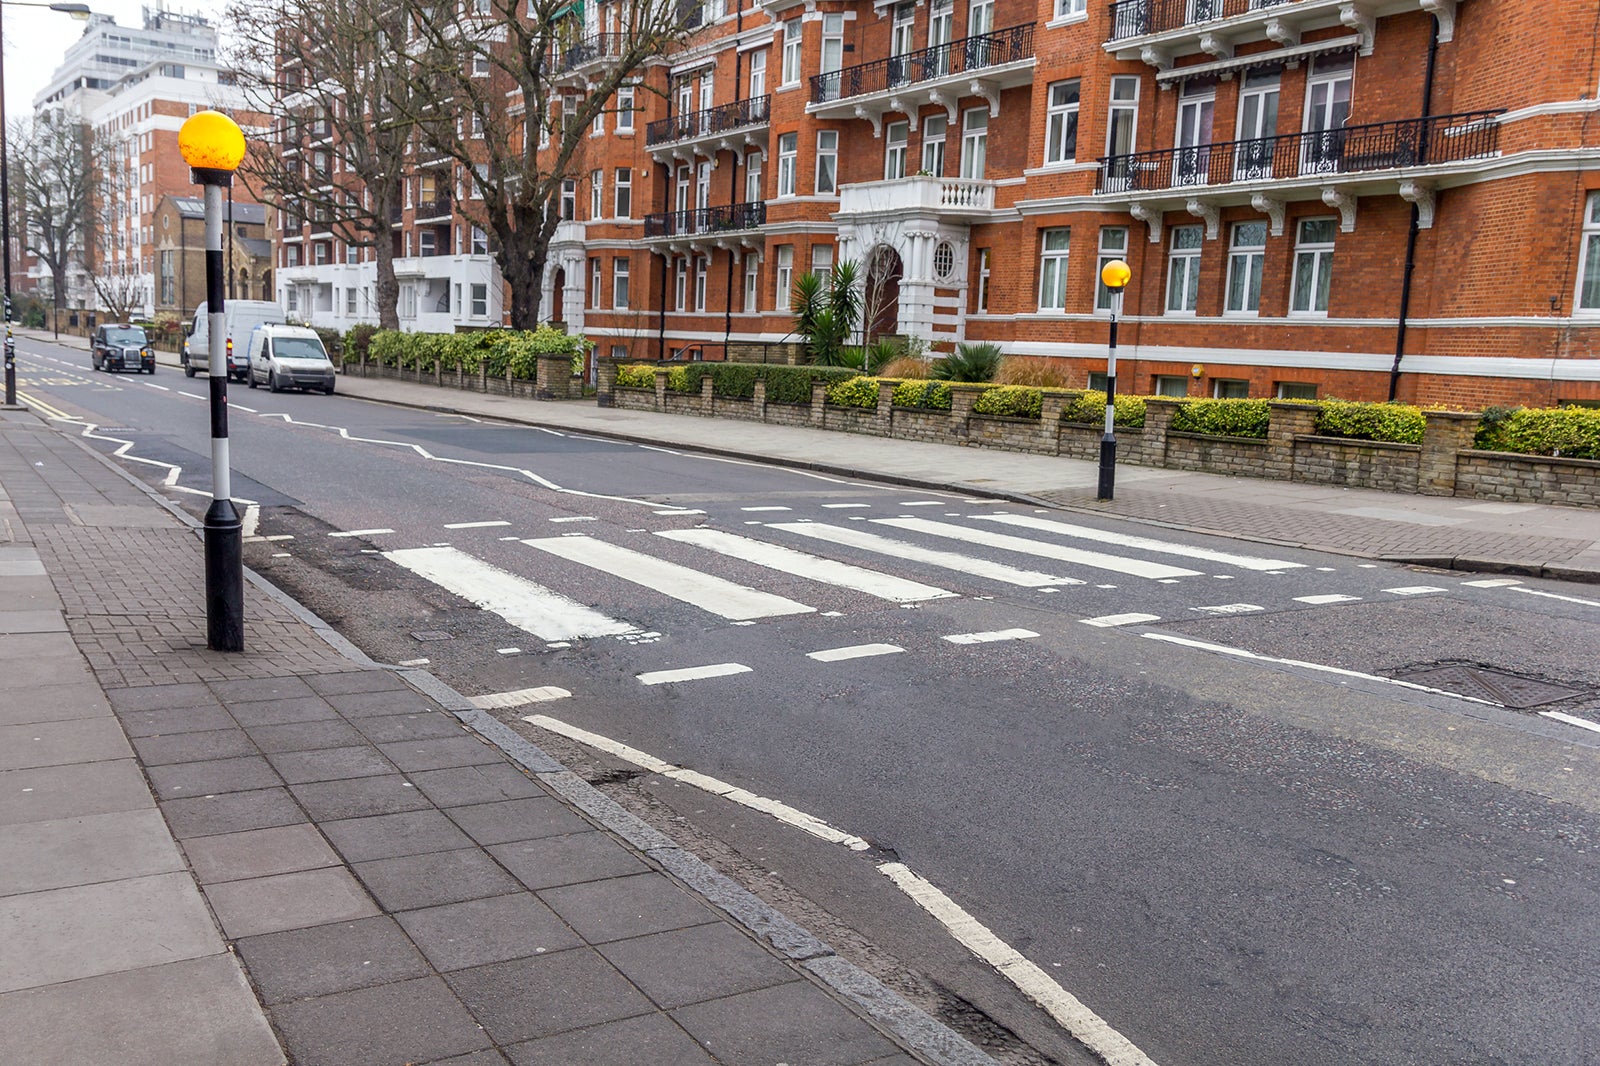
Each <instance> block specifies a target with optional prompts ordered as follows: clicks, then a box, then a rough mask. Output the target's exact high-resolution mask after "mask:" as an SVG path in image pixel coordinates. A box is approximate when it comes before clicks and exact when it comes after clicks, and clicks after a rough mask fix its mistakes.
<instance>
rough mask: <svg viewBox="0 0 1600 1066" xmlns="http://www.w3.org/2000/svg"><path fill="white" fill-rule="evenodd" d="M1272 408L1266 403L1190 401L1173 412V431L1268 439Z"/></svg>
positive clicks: (1256, 401) (1262, 401) (1259, 401)
mask: <svg viewBox="0 0 1600 1066" xmlns="http://www.w3.org/2000/svg"><path fill="white" fill-rule="evenodd" d="M1271 418H1272V408H1271V406H1270V405H1269V403H1268V401H1266V400H1189V401H1188V402H1186V403H1182V404H1179V405H1178V409H1177V410H1176V411H1174V412H1172V428H1173V429H1175V430H1179V431H1180V432H1184V433H1208V434H1211V435H1213V436H1220V437H1256V438H1258V439H1264V438H1265V437H1266V435H1267V423H1268V422H1269V421H1270V420H1271Z"/></svg>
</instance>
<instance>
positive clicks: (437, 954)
mask: <svg viewBox="0 0 1600 1066" xmlns="http://www.w3.org/2000/svg"><path fill="white" fill-rule="evenodd" d="M395 917H396V918H397V919H398V920H399V922H400V924H401V925H402V926H404V927H405V930H406V932H408V933H410V934H411V939H412V940H414V941H416V944H417V947H419V948H421V949H422V953H423V954H424V955H426V956H428V961H429V962H431V963H433V965H434V966H436V967H438V968H439V969H440V970H461V969H466V968H467V967H469V966H483V965H486V964H488V963H491V962H506V961H509V960H511V959H521V958H526V957H528V956H530V955H543V954H548V953H550V952H552V951H564V950H566V949H567V948H575V947H578V946H580V945H581V944H582V943H583V941H582V940H581V939H580V938H579V937H578V935H577V934H576V933H574V932H573V931H572V930H571V929H570V928H568V926H567V923H565V922H563V921H562V920H561V919H560V918H559V917H557V916H556V913H555V912H554V911H552V910H551V909H550V908H549V907H546V906H545V905H544V904H543V903H541V902H539V900H538V899H536V898H535V897H534V896H533V895H532V894H531V893H528V892H518V893H516V894H515V895H510V896H491V897H489V898H487V899H469V900H466V901H464V902H461V903H447V904H445V905H444V906H442V907H427V908H425V909H423V910H415V911H406V912H404V913H402V914H397V915H395Z"/></svg>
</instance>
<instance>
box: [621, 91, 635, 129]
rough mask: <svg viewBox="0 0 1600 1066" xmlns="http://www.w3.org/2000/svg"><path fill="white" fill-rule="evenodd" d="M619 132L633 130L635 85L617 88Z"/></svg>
mask: <svg viewBox="0 0 1600 1066" xmlns="http://www.w3.org/2000/svg"><path fill="white" fill-rule="evenodd" d="M617 132H618V133H632V132H633V86H631V85H624V86H623V87H622V88H620V89H618V90H617Z"/></svg>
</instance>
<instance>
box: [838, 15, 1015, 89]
mask: <svg viewBox="0 0 1600 1066" xmlns="http://www.w3.org/2000/svg"><path fill="white" fill-rule="evenodd" d="M1033 27H1034V24H1033V23H1031V22H1030V23H1028V24H1027V25H1025V26H1012V27H1011V28H1010V29H1007V30H996V31H994V32H993V33H980V34H978V35H976V36H974V37H963V38H962V39H961V40H959V41H951V42H950V43H949V44H941V45H938V46H937V47H934V48H924V49H922V50H921V51H917V52H907V53H906V54H905V55H899V56H890V57H889V58H888V59H879V60H875V61H874V62H871V63H863V64H861V65H860V66H858V67H846V68H844V69H843V70H835V71H830V72H829V73H827V74H816V75H813V76H812V78H811V102H812V103H813V104H826V103H832V102H833V101H835V100H845V99H848V98H850V97H852V96H863V95H866V94H867V93H879V92H887V91H888V90H890V89H899V88H903V87H905V86H907V85H916V84H918V83H921V82H928V81H935V80H937V79H939V78H944V77H948V76H950V75H952V74H965V73H970V72H972V71H975V70H982V69H983V68H985V67H998V66H1002V65H1004V64H1006V63H1016V62H1019V61H1021V60H1024V59H1030V58H1032V57H1033Z"/></svg>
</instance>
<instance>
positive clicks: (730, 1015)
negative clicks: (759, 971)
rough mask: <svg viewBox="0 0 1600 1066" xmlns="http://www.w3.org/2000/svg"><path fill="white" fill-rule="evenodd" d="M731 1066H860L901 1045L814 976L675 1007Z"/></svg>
mask: <svg viewBox="0 0 1600 1066" xmlns="http://www.w3.org/2000/svg"><path fill="white" fill-rule="evenodd" d="M672 1016H673V1017H674V1018H676V1019H677V1021H678V1024H680V1025H682V1026H683V1027H684V1028H685V1029H687V1030H688V1031H689V1033H690V1035H692V1036H693V1037H694V1038H695V1039H696V1040H697V1041H699V1042H700V1043H701V1044H702V1045H703V1046H705V1047H709V1048H714V1049H715V1050H716V1053H717V1058H718V1060H719V1061H721V1062H725V1063H727V1064H728V1066H772V1063H775V1062H791V1063H798V1062H803V1063H805V1064H806V1066H857V1064H859V1063H865V1062H870V1061H872V1060H873V1059H881V1058H883V1057H885V1056H888V1055H893V1054H895V1053H896V1052H897V1051H899V1049H898V1048H897V1047H895V1046H894V1044H893V1043H891V1042H890V1041H889V1040H888V1039H887V1038H886V1037H884V1036H882V1035H881V1034H880V1033H878V1031H877V1030H875V1029H873V1028H872V1027H871V1026H870V1025H868V1024H867V1023H866V1022H864V1021H862V1020H861V1019H860V1018H858V1017H856V1016H855V1015H854V1014H852V1013H851V1012H850V1011H849V1010H848V1009H847V1008H845V1007H844V1005H843V1004H841V1003H839V1002H838V1001H837V1000H834V999H832V998H831V997H829V996H828V995H826V994H825V993H823V992H822V991H820V990H819V989H817V988H816V987H815V986H813V985H812V984H811V983H810V982H809V981H795V982H791V983H789V984H785V985H777V986H775V987H773V988H764V989H761V990H759V991H756V992H745V993H743V994H742V995H737V996H727V997H725V998H723V999H713V1000H709V1001H707V1002H705V1003H696V1004H694V1005H692V1006H688V1007H680V1008H679V1009H677V1010H675V1011H673V1012H672Z"/></svg>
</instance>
